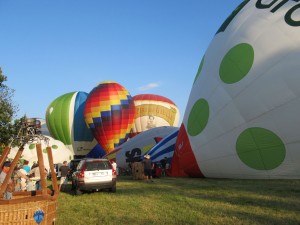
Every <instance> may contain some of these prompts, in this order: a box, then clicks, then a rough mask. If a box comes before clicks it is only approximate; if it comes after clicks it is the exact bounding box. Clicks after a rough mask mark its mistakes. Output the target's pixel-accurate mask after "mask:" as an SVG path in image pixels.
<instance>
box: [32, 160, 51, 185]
mask: <svg viewBox="0 0 300 225" xmlns="http://www.w3.org/2000/svg"><path fill="white" fill-rule="evenodd" d="M31 168H32V169H31V170H30V171H29V173H28V176H29V177H30V180H33V181H35V182H36V183H35V188H36V190H41V189H42V185H41V174H40V167H39V162H37V163H34V165H33V166H32V167H31ZM44 173H45V177H47V170H46V168H45V171H44ZM31 176H33V177H31Z"/></svg>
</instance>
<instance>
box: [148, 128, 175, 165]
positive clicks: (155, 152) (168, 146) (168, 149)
mask: <svg viewBox="0 0 300 225" xmlns="http://www.w3.org/2000/svg"><path fill="white" fill-rule="evenodd" d="M178 132H179V128H178V127H176V129H175V130H174V131H172V132H171V133H170V134H169V135H167V136H166V137H164V138H163V139H162V140H161V141H159V142H158V144H156V145H155V146H153V147H152V148H151V149H150V150H149V151H148V152H147V153H145V154H144V155H143V156H142V158H144V156H145V155H150V156H151V160H152V161H153V162H160V160H162V159H164V158H165V157H166V158H167V161H168V162H170V161H171V160H172V158H173V154H174V150H175V144H176V139H177V135H178Z"/></svg>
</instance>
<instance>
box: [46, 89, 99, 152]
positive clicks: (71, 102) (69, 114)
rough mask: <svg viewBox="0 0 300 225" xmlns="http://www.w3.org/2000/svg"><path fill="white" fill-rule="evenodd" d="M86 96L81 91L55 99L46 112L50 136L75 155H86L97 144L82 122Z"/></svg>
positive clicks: (83, 121)
mask: <svg viewBox="0 0 300 225" xmlns="http://www.w3.org/2000/svg"><path fill="white" fill-rule="evenodd" d="M87 96H88V94H87V93H85V92H81V91H80V92H70V93H67V94H64V95H62V96H60V97H58V98H56V99H55V100H54V101H53V102H52V103H51V104H50V105H49V106H48V108H47V112H46V123H47V127H48V129H49V132H50V134H51V136H52V137H53V138H55V139H57V140H60V141H62V142H63V143H64V144H65V145H66V146H67V147H68V148H69V149H70V150H71V151H73V153H74V154H75V155H86V154H87V153H88V152H89V151H90V150H91V149H92V148H93V147H94V146H95V145H96V143H97V142H96V140H95V139H94V137H93V135H92V133H91V131H90V130H89V129H88V127H87V126H86V124H85V120H84V115H83V112H84V105H85V101H86V99H87Z"/></svg>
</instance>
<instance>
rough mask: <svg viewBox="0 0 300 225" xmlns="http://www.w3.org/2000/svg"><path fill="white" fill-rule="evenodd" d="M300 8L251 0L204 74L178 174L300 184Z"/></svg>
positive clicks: (230, 22)
mask: <svg viewBox="0 0 300 225" xmlns="http://www.w3.org/2000/svg"><path fill="white" fill-rule="evenodd" d="M299 9H300V3H299V2H298V1H276V0H275V1H262V0H253V1H244V2H243V3H242V4H241V5H240V6H239V7H238V8H237V9H236V10H235V11H234V12H233V14H232V15H231V16H230V17H229V18H228V19H227V20H226V21H225V22H224V24H223V25H222V26H221V28H220V29H219V31H218V32H217V34H216V35H215V37H214V39H213V41H212V43H211V44H210V46H209V48H208V50H207V51H206V53H205V56H204V57H203V59H202V61H201V63H200V67H199V70H198V73H197V75H196V78H195V81H194V84H193V87H192V90H191V94H190V97H189V101H188V104H187V108H186V111H185V115H184V119H183V124H182V126H181V128H180V131H179V134H178V138H177V142H176V150H175V153H174V156H173V160H172V175H175V176H181V175H189V176H197V177H202V176H205V177H216V178H250V179H261V178H263V179H264V178H270V179H279V178H280V179H292V178H297V179H299V178H300V163H299V162H300V151H299V149H300V136H299V134H300V117H299V112H300V88H299V87H300V76H299V70H300V64H299V62H300V11H299Z"/></svg>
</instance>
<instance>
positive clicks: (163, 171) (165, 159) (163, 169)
mask: <svg viewBox="0 0 300 225" xmlns="http://www.w3.org/2000/svg"><path fill="white" fill-rule="evenodd" d="M167 162H168V158H167V157H164V158H163V159H162V160H160V165H161V168H162V175H163V176H166V165H167Z"/></svg>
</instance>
